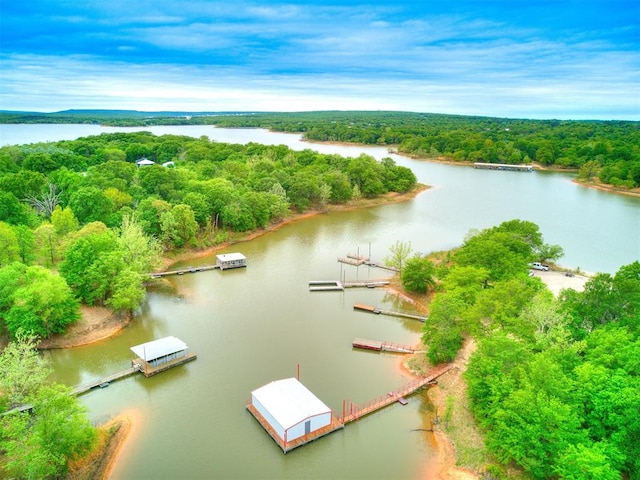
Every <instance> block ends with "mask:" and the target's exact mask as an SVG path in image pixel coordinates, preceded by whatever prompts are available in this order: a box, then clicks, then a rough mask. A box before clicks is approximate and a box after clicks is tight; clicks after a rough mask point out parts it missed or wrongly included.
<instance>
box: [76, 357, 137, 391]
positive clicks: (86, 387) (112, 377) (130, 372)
mask: <svg viewBox="0 0 640 480" xmlns="http://www.w3.org/2000/svg"><path fill="white" fill-rule="evenodd" d="M139 371H140V365H137V364H133V363H132V366H131V368H127V369H126V370H123V371H121V372H118V373H114V374H113V375H109V376H108V377H104V378H101V379H100V380H95V381H93V382H91V383H87V384H86V385H82V386H80V387H76V388H74V389H73V390H72V391H71V395H82V394H83V393H86V392H88V391H89V390H93V389H94V388H98V387H101V388H102V387H105V386H107V385H109V384H110V383H111V382H115V381H116V380H120V379H121V378H125V377H128V376H130V375H133V374H134V373H136V372H139Z"/></svg>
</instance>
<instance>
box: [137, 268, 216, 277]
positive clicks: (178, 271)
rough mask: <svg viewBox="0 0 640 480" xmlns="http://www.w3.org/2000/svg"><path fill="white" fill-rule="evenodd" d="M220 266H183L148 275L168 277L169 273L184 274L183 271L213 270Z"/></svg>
mask: <svg viewBox="0 0 640 480" xmlns="http://www.w3.org/2000/svg"><path fill="white" fill-rule="evenodd" d="M217 268H220V266H219V265H202V266H199V267H185V268H181V269H179V270H167V271H166V272H153V273H149V274H148V275H149V276H150V277H151V278H162V277H168V276H169V275H184V274H185V273H195V272H204V271H206V270H215V269H217Z"/></svg>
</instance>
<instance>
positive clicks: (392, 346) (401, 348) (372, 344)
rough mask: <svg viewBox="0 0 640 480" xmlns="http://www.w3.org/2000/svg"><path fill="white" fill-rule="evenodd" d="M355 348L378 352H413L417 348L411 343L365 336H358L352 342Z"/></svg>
mask: <svg viewBox="0 0 640 480" xmlns="http://www.w3.org/2000/svg"><path fill="white" fill-rule="evenodd" d="M351 345H352V346H353V347H355V348H362V349H365V350H375V351H376V352H394V353H413V352H415V349H414V348H413V347H411V346H409V345H402V344H401V343H393V342H381V341H378V340H367V339H365V338H356V339H354V340H353V342H351Z"/></svg>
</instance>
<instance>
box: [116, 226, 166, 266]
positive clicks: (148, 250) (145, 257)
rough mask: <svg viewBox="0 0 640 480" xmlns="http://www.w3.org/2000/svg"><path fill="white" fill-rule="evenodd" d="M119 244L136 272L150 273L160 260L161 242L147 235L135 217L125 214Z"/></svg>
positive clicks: (126, 262) (129, 264)
mask: <svg viewBox="0 0 640 480" xmlns="http://www.w3.org/2000/svg"><path fill="white" fill-rule="evenodd" d="M118 245H119V247H120V248H119V250H121V251H122V253H123V260H124V263H125V264H126V265H127V266H128V268H130V269H131V270H132V271H134V272H136V273H139V274H146V273H149V272H151V271H152V270H153V269H154V268H155V267H156V266H157V264H158V262H159V261H160V253H161V251H162V249H161V247H160V244H159V243H158V241H157V240H156V239H155V238H153V237H150V236H147V235H145V233H144V231H143V230H142V226H141V225H140V223H139V222H137V221H136V219H135V217H132V216H125V217H124V218H123V219H122V225H121V226H120V229H119V231H118Z"/></svg>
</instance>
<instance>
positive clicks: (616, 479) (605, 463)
mask: <svg viewBox="0 0 640 480" xmlns="http://www.w3.org/2000/svg"><path fill="white" fill-rule="evenodd" d="M554 473H555V474H556V475H559V476H560V478H562V479H565V480H620V478H622V475H621V472H620V471H619V470H618V469H617V468H614V467H613V466H612V464H611V459H610V458H609V456H608V455H607V446H606V445H603V444H601V443H596V444H587V445H584V444H582V443H579V444H578V445H569V446H568V447H567V449H566V450H565V451H564V452H563V453H562V454H561V455H560V458H559V459H558V461H557V463H556V466H555V468H554Z"/></svg>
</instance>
